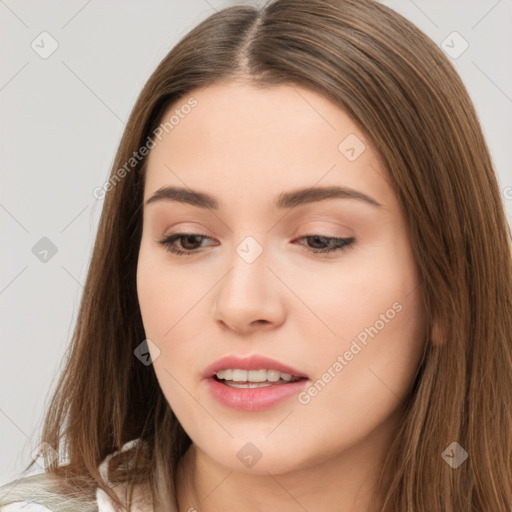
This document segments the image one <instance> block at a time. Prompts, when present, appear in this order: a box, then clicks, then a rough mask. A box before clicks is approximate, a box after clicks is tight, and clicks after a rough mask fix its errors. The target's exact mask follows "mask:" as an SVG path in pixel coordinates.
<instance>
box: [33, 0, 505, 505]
mask: <svg viewBox="0 0 512 512" xmlns="http://www.w3.org/2000/svg"><path fill="white" fill-rule="evenodd" d="M231 80H244V81H247V82H250V83H252V84H254V85H258V86H262V87H269V86H272V85H276V84H283V83H284V84H291V85H298V86H302V87H306V88H309V89H311V90H313V91H315V92H318V93H320V94H322V95H324V96H325V97H327V98H328V99H330V100H331V101H333V102H334V103H335V104H336V105H338V106H339V107H340V108H341V109H343V110H344V111H346V112H347V113H348V115H350V116H351V117H352V118H353V119H354V121H355V122H356V123H358V125H359V127H360V129H361V130H362V131H363V132H364V133H365V134H366V136H367V137H368V138H369V139H370V140H371V141H372V142H373V144H374V145H375V147H376V148H377V150H378V151H379V152H380V154H381V156H382V158H383V160H384V162H385V165H386V167H387V169H388V171H389V175H390V177H391V180H392V185H393V186H394V188H395V191H396V194H397V197H398V199H399V202H400V204H401V206H402V208H403V212H404V214H405V221H406V224H407V228H408V232H409V235H410V240H411V244H412V249H413V252H414V256H415V259H416V261H417V264H418V268H419V270H420V277H421V293H422V297H423V300H424V305H425V309H426V313H427V318H428V326H427V333H426V336H427V339H428V343H427V350H426V353H425V357H424V359H423V361H422V363H421V365H420V368H419V369H418V373H417V377H416V379H415V380H414V382H413V383H412V385H411V389H410V392H409V395H408V397H407V401H406V404H405V408H404V410H405V414H404V419H403V422H402V423H401V425H400V428H399V432H397V435H396V437H395V441H394V442H393V444H392V446H391V447H390V450H389V453H388V457H387V459H386V461H385V467H384V468H383V470H382V475H392V476H391V478H390V482H387V485H386V486H384V484H383V480H382V481H381V482H379V488H378V489H377V491H378V492H377V493H376V495H377V494H379V495H380V496H382V498H379V502H380V503H381V505H382V503H383V505H382V508H380V510H382V511H384V512H399V511H400V512H407V511H412V510H414V511H415V512H431V511H434V510H443V511H446V512H455V511H457V512H465V511H467V512H469V511H482V512H483V511H488V510H495V511H498V510H500V511H504V510H511V509H512V467H511V459H512V457H511V455H512V272H511V271H512V258H511V253H512V251H511V248H512V244H511V235H510V228H509V227H508V223H507V220H506V215H505V213H504V206H503V202H502V199H501V195H500V191H499V187H498V183H497V179H496V176H495V172H494V169H493V164H492V161H491V158H490V154H489V150H488V147H487V145H486V142H485V140H484V136H483V134H482V129H481V127H480V124H479V121H478V118H477V115H476V113H475V109H474V107H473V104H472V102H471V100H470V97H469V95H468V93H467V90H466V88H465V87H464V85H463V83H462V81H461V79H460V77H459V75H458V74H457V72H456V71H455V69H454V67H453V66H452V64H451V63H450V62H449V60H448V59H447V58H446V57H445V56H444V54H443V53H442V51H441V50H440V49H439V48H438V47H437V46H436V45H435V44H434V43H433V42H432V41H431V40H430V39H429V38H428V37H427V36H426V35H424V34H423V33H422V32H421V31H420V30H419V29H418V28H417V27H415V26H414V25H413V24H412V23H411V22H409V21H408V20H407V19H405V18H404V17H402V16H401V15H399V14H397V13H396V12H394V11H393V10H391V9H390V8H388V7H386V6H384V5H381V4H379V3H377V2H376V1H373V0H308V1H303V0H275V1H271V2H269V3H268V4H266V5H265V6H263V7H261V8H256V7H253V6H242V5H239V6H233V7H229V8H226V9H223V10H221V11H219V12H217V13H215V14H213V15H212V16H210V17H209V18H207V19H206V20H204V21H203V22H201V23H200V24H199V25H198V26H197V27H196V28H194V29H193V30H192V31H191V32H189V33H188V34H187V35H186V36H185V37H184V38H183V39H182V40H181V41H180V42H179V43H178V44H177V45H176V46H175V47H174V48H173V49H172V50H171V51H170V52H169V54H168V55H167V56H166V57H165V58H164V59H163V61H162V62H161V63H160V64H159V66H158V67H157V69H156V70H155V71H154V73H153V74H152V75H151V77H150V78H149V80H148V81H147V83H146V85H145V86H144V88H143V90H142V92H141V94H140V96H139V98H138V99H137V102H136V104H135V106H134V108H133V111H132V112H131V115H130V118H129V120H128V123H127V126H126V129H125V132H124V135H123V138H122V140H121V143H120V146H119V148H118V151H117V155H116V158H115V162H114V166H113V168H112V173H111V176H112V177H114V176H117V178H119V175H118V174H117V175H116V173H118V170H119V169H120V168H122V167H123V166H125V165H126V162H128V161H129V159H130V158H131V157H132V155H133V153H134V152H137V151H138V149H139V148H140V147H141V146H143V145H144V144H145V143H146V141H147V139H148V137H149V136H151V134H152V133H154V131H155V130H156V129H157V127H158V125H159V123H160V122H161V121H162V116H163V114H164V112H166V111H167V109H168V108H169V106H171V105H173V104H175V105H179V104H180V102H183V103H185V102H186V101H187V99H189V98H190V97H191V96H192V95H193V91H194V90H195V89H196V88H198V87H206V86H208V85H211V84H214V83H218V82H220V81H231ZM198 108H200V106H199V107H198ZM146 160H147V159H146V158H143V159H141V160H140V161H137V162H136V164H135V165H133V167H132V168H131V169H130V170H129V172H126V173H125V175H124V176H123V177H122V179H116V182H115V184H114V182H112V183H113V184H112V186H111V187H109V188H110V190H108V192H107V193H106V195H105V200H104V206H103V211H102V215H101V219H100V223H99V228H98V233H97V237H96V241H95V245H94V251H93V255H92V261H91V264H90V268H89V271H88V275H87V280H86V283H85V288H84V292H83V298H82V302H81V306H80V311H79V316H78V321H77V324H76V328H75V331H74V334H73V338H72V342H71V347H70V354H69V358H68V360H67V363H66V366H65V369H64V371H63V373H62V375H61V376H60V381H59V383H58V386H57V389H56V392H55V394H54V396H53V398H52V401H51V404H50V405H49V408H48V413H47V416H46V418H45V423H44V428H43V431H42V436H41V442H46V443H48V444H49V445H50V446H52V447H53V448H54V449H55V450H57V451H59V453H64V454H65V456H66V458H67V459H68V464H67V465H64V466H60V467H58V464H57V462H53V463H51V462H48V468H49V471H50V473H51V474H52V475H54V476H55V479H56V482H58V483H59V488H60V489H62V492H68V489H71V485H72V483H73V482H74V483H75V485H74V487H73V489H76V487H77V486H79V487H80V488H82V489H83V490H84V492H85V493H86V494H85V495H86V496H88V497H89V498H90V499H94V496H93V490H94V488H95V487H96V486H101V487H102V488H103V489H104V490H105V491H106V492H107V493H108V494H109V495H110V496H112V497H113V498H117V496H116V494H115V493H113V492H112V491H111V490H110V489H108V487H106V486H105V485H104V483H103V481H102V479H101V476H100V474H99V473H98V470H97V466H98V464H99V463H100V461H101V460H102V459H103V458H104V457H105V456H106V455H107V454H109V453H111V452H113V451H115V450H119V449H120V448H121V446H122V445H123V444H124V443H126V442H127V441H129V440H131V439H134V438H140V439H141V440H142V441H143V442H141V443H140V444H138V445H137V447H136V448H134V449H132V450H128V451H126V452H123V454H121V455H120V456H119V457H114V458H113V459H112V463H111V471H110V473H109V477H110V479H111V481H113V482H115V481H118V482H122V481H126V482H130V483H133V484H147V485H148V488H149V489H150V491H151V495H152V498H153V500H154V502H155V510H157V509H158V507H160V506H162V507H163V506H164V505H165V503H171V501H169V500H173V499H174V496H175V493H176V489H175V486H174V479H175V475H176V468H177V464H178V461H179V459H180V458H181V457H182V456H183V454H184V453H185V451H186V450H187V448H188V447H189V445H190V443H191V441H190V439H189V437H188V436H187V434H186V433H185V432H184V430H183V429H182V427H181V425H180V424H179V422H178V420H177V419H176V417H175V416H174V414H173V412H172V410H171V409H170V407H169V405H168V403H167V402H166V400H165V397H164V395H163V393H162V391H161V390H160V387H159V385H158V381H157V379H156V377H155V373H154V371H153V368H152V367H151V366H145V365H144V364H141V361H140V360H139V359H138V358H137V357H135V356H134V350H135V349H136V347H138V346H139V345H140V344H141V342H142V341H143V340H144V339H145V334H144V329H143V326H142V320H141V315H140V310H139V305H138V300H137V290H136V267H137V256H138V248H139V245H140V240H141V220H142V198H143V187H144V170H145V163H146ZM453 442H456V443H458V444H459V445H460V446H461V447H462V448H463V449H464V450H466V452H467V453H468V458H467V460H466V461H465V462H464V463H462V464H461V465H460V466H459V467H457V468H456V469H455V468H453V467H452V466H451V465H449V464H448V463H447V462H445V460H444V458H443V456H442V454H443V452H444V451H445V449H446V448H447V447H449V446H450V445H451V443H453ZM124 463H126V464H124ZM29 467H30V466H29ZM116 468H117V470H116ZM129 488H130V489H132V486H131V485H129ZM375 503H376V502H375ZM130 506H131V505H130V504H128V507H130Z"/></svg>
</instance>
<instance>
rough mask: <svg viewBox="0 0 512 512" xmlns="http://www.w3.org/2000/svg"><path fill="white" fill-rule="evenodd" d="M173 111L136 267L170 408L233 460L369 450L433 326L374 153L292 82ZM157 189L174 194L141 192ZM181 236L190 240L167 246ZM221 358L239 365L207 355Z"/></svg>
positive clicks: (221, 91)
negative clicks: (426, 316)
mask: <svg viewBox="0 0 512 512" xmlns="http://www.w3.org/2000/svg"><path fill="white" fill-rule="evenodd" d="M194 100H195V101H194ZM187 101H188V102H189V103H187ZM186 105H194V106H193V108H189V107H187V106H186ZM176 111H177V112H176ZM172 115H174V117H173V118H172V121H171V122H170V124H168V125H167V130H160V131H159V132H158V133H159V135H160V138H154V143H155V146H154V147H152V149H151V151H150V154H149V156H148V161H147V174H146V179H145V191H144V202H145V204H144V214H143V217H144V221H143V234H142V241H141V245H140V253H139V261H138V269H137V289H138V298H139V303H140V308H141V313H142V319H143V323H144V328H145V333H146V336H147V338H148V339H149V340H151V343H150V342H148V345H149V349H150V353H151V355H152V358H153V365H154V370H155V372H156V376H157V378H158V381H159V384H160V386H161V388H162V391H163V393H164V395H165V397H166V399H167V401H168V403H169V405H170V407H171V408H172V409H173V411H174V413H175V415H176V416H177V418H178V419H179V421H180V423H181V424H182V426H183V428H184V429H185V431H186V432H187V433H188V435H189V436H190V438H191V439H192V441H193V443H194V444H195V445H196V447H197V448H199V450H200V453H202V454H203V456H204V457H207V458H208V460H210V461H213V462H214V463H217V464H220V465H222V466H224V467H228V468H231V469H233V470H236V471H241V472H254V473H261V474H263V473H265V472H267V471H268V472H270V473H272V474H277V473H284V472H287V471H290V470H292V469H294V470H296V469H300V468H306V467H310V466H312V465H314V464H317V463H319V462H322V461H325V460H326V459H327V458H331V457H336V456H341V455H342V454H343V453H349V451H350V452H351V453H356V451H357V450H356V449H357V447H363V446H365V447H366V448H365V449H366V450H367V452H368V454H369V458H372V461H373V459H374V458H375V457H379V454H381V453H383V450H384V448H382V447H383V446H384V444H385V443H386V442H388V441H390V440H391V438H392V435H393V429H394V427H396V424H397V421H399V417H400V409H399V406H400V405H401V403H402V402H403V398H404V397H405V395H406V393H407V392H408V390H409V388H410V387H411V385H412V382H413V379H414V376H415V373H416V371H417V369H418V365H419V363H420V361H421V357H422V354H423V348H424V332H425V322H424V310H423V307H422V302H421V296H420V288H419V281H418V273H417V268H416V265H415V261H414V259H413V255H412V251H411V247H410V242H409V239H408V236H407V232H406V226H405V223H404V218H403V213H402V212H401V210H400V207H399V204H398V201H397V197H396V195H395V193H394V191H393V190H392V188H391V187H390V184H389V177H388V174H387V171H386V169H385V167H384V165H383V163H382V161H381V159H380V158H379V155H378V154H377V153H376V151H375V149H374V148H373V147H372V145H371V143H370V141H369V140H368V139H367V138H366V137H365V136H364V134H363V133H362V132H361V130H360V129H359V128H358V127H357V126H356V124H355V123H354V122H353V121H352V120H351V118H350V117H348V116H347V114H345V113H344V112H343V111H342V110H341V109H339V108H338V107H337V106H336V105H334V104H333V103H331V102H330V101H328V100H327V99H326V98H324V97H323V96H320V95H318V94H316V93H314V92H312V91H309V90H307V89H303V88H300V87H295V86H293V87H292V86H289V85H280V86H275V87H271V88H267V89H262V88H257V87H254V86H249V85H242V84H240V83H223V84H217V85H214V86H210V87H207V88H204V89H201V90H196V91H194V92H193V94H191V95H190V96H188V97H185V98H183V99H182V100H180V101H179V102H177V103H175V104H174V105H173V106H172V108H170V109H169V110H168V111H167V113H166V115H165V116H164V120H163V122H165V121H168V120H169V118H171V116H172ZM160 139H161V140H160ZM165 187H176V188H179V189H183V191H182V192H176V191H175V192H172V193H171V192H170V191H169V193H168V194H167V195H166V194H165V193H161V195H160V196H159V197H158V196H157V197H155V198H154V199H153V200H152V201H150V202H149V203H147V204H146V201H148V200H149V199H150V198H152V197H154V194H155V192H157V191H158V190H162V189H165ZM330 187H339V188H338V192H337V193H334V192H332V191H331V192H330V193H326V192H321V191H323V190H324V189H325V190H327V189H328V188H330ZM345 189H346V190H345ZM344 190H345V191H344ZM298 191H303V192H298ZM347 191H348V192H347ZM196 194H201V196H196ZM206 195H208V196H211V199H206V200H205V198H206ZM363 195H364V196H363ZM364 197H366V199H364ZM214 203H215V205H214ZM175 234H181V235H189V236H181V238H179V237H175V238H174V239H172V240H171V241H170V242H169V243H168V245H167V247H166V246H164V245H162V244H160V243H159V241H161V240H164V239H166V238H169V237H170V236H171V235H175ZM340 239H341V241H340ZM336 242H339V243H338V250H331V251H330V252H325V251H326V249H333V248H336ZM344 244H345V245H344ZM171 250H178V251H185V252H187V254H186V255H179V254H175V253H172V252H170V251H171ZM322 250H323V251H324V252H323V253H321V252H315V251H322ZM141 341H142V340H141ZM230 356H233V357H235V358H239V359H241V360H242V361H233V360H231V361H224V362H222V361H221V362H220V363H219V364H218V365H216V366H215V363H216V362H217V361H219V360H220V359H221V358H225V357H230ZM258 356H261V357H264V358H269V359H272V360H273V361H270V362H269V361H258V360H257V357H258ZM246 363H247V364H246ZM251 363H252V366H251ZM212 365H214V366H212ZM215 370H245V371H247V370H250V372H249V373H244V371H235V372H229V371H228V372H226V373H221V374H220V375H219V376H220V377H221V379H218V378H217V379H216V378H214V377H213V374H214V371H215ZM258 370H271V371H263V372H261V371H258ZM286 370H288V371H286ZM287 373H288V374H290V375H292V377H291V381H292V382H288V380H289V379H290V377H288V376H287V375H286V374H287ZM283 374H284V375H283ZM295 376H296V377H301V376H302V378H301V379H300V380H298V381H295V382H293V380H294V377H295ZM222 377H224V378H225V379H228V380H223V379H222ZM276 378H278V379H279V380H278V381H277V382H276V381H275V379H276ZM229 379H231V380H229ZM237 379H238V380H237ZM260 379H264V382H260V383H259V384H258V383H256V384H252V386H255V387H249V386H251V384H247V383H246V381H248V380H250V381H258V380H260ZM379 447H380V448H379ZM354 450H356V451H354ZM379 450H380V451H379ZM370 454H374V455H372V456H371V457H370ZM368 462H370V461H368Z"/></svg>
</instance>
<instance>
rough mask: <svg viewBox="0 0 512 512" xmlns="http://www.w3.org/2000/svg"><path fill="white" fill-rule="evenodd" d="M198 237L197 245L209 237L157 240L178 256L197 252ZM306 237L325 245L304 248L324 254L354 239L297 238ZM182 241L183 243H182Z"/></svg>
mask: <svg viewBox="0 0 512 512" xmlns="http://www.w3.org/2000/svg"><path fill="white" fill-rule="evenodd" d="M198 239H199V247H200V242H201V241H202V240H204V239H210V240H211V238H210V237H209V236H206V235H201V234H195V233H179V234H173V235H169V236H167V237H165V238H163V239H161V240H158V243H159V244H160V245H162V246H163V247H165V249H166V250H168V251H169V252H171V253H173V254H177V255H180V256H191V255H192V254H194V253H197V252H198V251H196V250H195V249H197V248H198ZM303 239H307V240H309V241H313V244H315V245H318V244H319V245H326V246H327V247H321V248H318V247H315V248H311V247H309V248H306V250H309V251H310V252H314V253H321V254H325V253H328V252H334V251H341V250H344V249H348V248H349V247H351V246H352V244H353V243H354V241H355V238H354V237H350V238H333V237H328V236H323V235H308V236H303V237H301V238H299V239H298V240H303ZM177 240H180V243H181V246H182V248H183V249H185V250H181V249H179V248H177V247H176V246H175V245H174V242H176V241H177ZM183 242H184V243H183Z"/></svg>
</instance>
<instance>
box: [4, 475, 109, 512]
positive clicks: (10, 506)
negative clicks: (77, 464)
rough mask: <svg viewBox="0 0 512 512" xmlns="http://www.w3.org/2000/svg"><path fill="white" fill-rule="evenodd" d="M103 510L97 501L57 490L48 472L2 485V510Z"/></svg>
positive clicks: (19, 511) (56, 511) (39, 511)
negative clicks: (73, 496)
mask: <svg viewBox="0 0 512 512" xmlns="http://www.w3.org/2000/svg"><path fill="white" fill-rule="evenodd" d="M76 510H80V511H81V512H101V511H100V510H99V508H98V505H97V503H96V502H94V501H93V502H91V501H84V500H78V499H76V498H72V497H71V498H70V497H69V496H64V495H62V494H60V493H58V492H56V491H55V488H54V485H53V481H52V479H51V478H50V476H49V475H48V474H47V473H39V474H36V475H30V476H27V477H22V478H19V479H17V480H13V481H12V482H9V483H7V484H4V485H2V486H1V487H0V512H48V511H50V512H68V511H69V512H71V511H73V512H75V511H76Z"/></svg>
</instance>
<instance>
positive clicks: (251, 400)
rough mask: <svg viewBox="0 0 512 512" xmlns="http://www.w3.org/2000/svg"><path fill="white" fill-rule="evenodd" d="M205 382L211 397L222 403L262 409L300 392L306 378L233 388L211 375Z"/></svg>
mask: <svg viewBox="0 0 512 512" xmlns="http://www.w3.org/2000/svg"><path fill="white" fill-rule="evenodd" d="M206 382H207V386H208V389H209V391H210V393H211V394H212V396H213V398H215V400H217V401H218V402H219V403H221V404H222V405H225V406H226V407H230V408H231V409H237V410H239V411H262V410H265V409H269V408H270V407H272V406H274V405H276V404H278V403H280V402H282V401H284V400H286V399H287V398H290V397H292V396H294V395H297V394H298V393H300V391H301V390H302V389H303V388H304V387H305V385H306V384H307V382H308V379H300V380H298V381H296V382H290V383H289V384H272V385H270V386H264V387H260V388H233V387H231V386H228V385H227V384H223V383H222V382H219V381H218V380H216V379H214V378H213V377H210V378H208V379H206Z"/></svg>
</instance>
